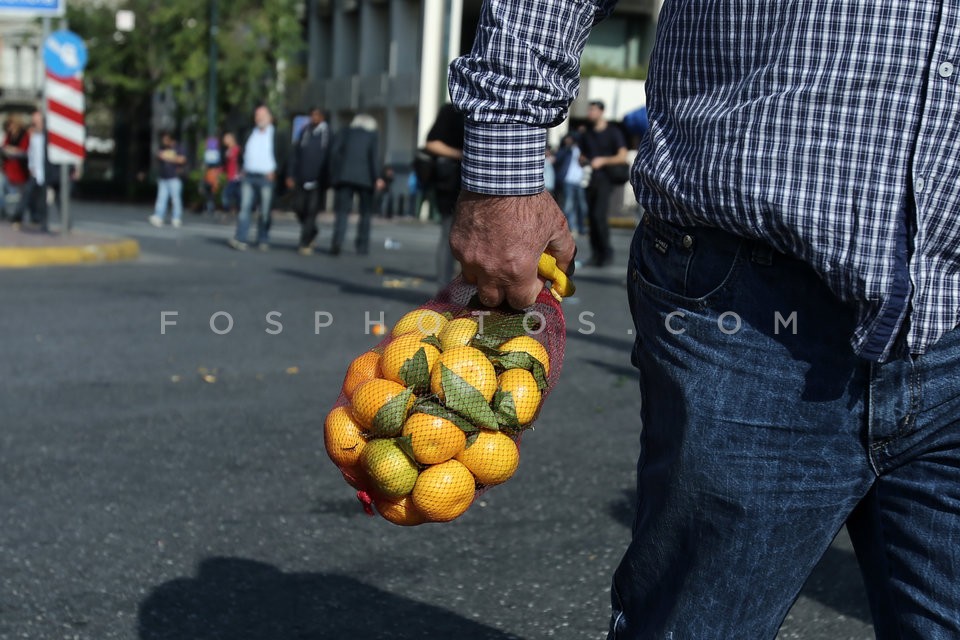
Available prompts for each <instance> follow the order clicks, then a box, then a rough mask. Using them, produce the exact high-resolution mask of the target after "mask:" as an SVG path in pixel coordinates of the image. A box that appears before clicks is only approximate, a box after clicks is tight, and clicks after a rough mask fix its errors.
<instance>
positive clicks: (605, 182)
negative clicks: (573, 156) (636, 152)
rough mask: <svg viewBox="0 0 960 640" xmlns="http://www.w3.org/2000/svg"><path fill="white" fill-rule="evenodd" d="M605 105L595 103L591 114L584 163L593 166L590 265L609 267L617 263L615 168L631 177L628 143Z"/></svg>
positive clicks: (589, 197)
mask: <svg viewBox="0 0 960 640" xmlns="http://www.w3.org/2000/svg"><path fill="white" fill-rule="evenodd" d="M604 110H605V106H604V104H603V102H602V101H600V100H594V101H592V102H591V103H590V107H589V109H588V111H587V119H588V120H589V121H590V125H591V126H590V128H589V129H587V131H586V133H585V134H584V137H583V146H582V147H581V152H582V160H581V162H582V163H584V164H589V165H590V168H591V169H592V172H591V174H590V186H589V187H587V215H588V218H589V220H590V249H591V251H592V254H591V256H590V258H589V260H587V262H586V264H588V265H592V266H595V267H605V266H607V265H609V264H612V263H613V247H612V246H611V245H610V223H609V221H608V219H607V216H608V215H609V213H610V196H611V195H612V194H613V188H614V186H615V185H616V184H617V179H616V178H615V177H614V176H613V175H612V172H613V166H614V165H622V166H623V170H624V179H626V178H627V177H628V176H629V169H628V167H627V166H626V163H627V143H626V141H625V140H624V138H623V133H622V132H621V131H620V129H619V128H618V127H614V126H611V125H610V123H609V122H607V119H606V116H605V115H604Z"/></svg>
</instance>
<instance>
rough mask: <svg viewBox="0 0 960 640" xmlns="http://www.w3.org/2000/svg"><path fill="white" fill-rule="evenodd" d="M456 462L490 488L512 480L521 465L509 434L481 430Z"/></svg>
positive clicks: (518, 451)
mask: <svg viewBox="0 0 960 640" xmlns="http://www.w3.org/2000/svg"><path fill="white" fill-rule="evenodd" d="M367 446H369V445H367ZM456 460H459V461H460V462H462V463H463V465H464V466H465V467H466V468H467V469H469V470H470V473H472V474H473V475H474V476H476V478H477V482H479V483H480V484H483V485H487V486H489V485H494V484H500V483H501V482H505V481H507V480H509V479H510V477H511V476H512V475H513V474H514V472H515V471H516V470H517V467H518V466H519V465H520V449H518V448H517V443H516V442H514V441H513V440H512V439H511V438H510V436H508V435H507V434H505V433H501V432H499V431H488V430H486V429H481V430H480V435H478V436H477V439H476V440H474V442H473V444H472V445H470V446H469V447H467V448H466V449H464V450H463V451H461V452H460V453H458V454H457V455H456Z"/></svg>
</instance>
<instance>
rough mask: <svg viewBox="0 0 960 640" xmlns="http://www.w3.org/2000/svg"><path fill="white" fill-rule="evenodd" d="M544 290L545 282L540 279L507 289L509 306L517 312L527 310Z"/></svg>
mask: <svg viewBox="0 0 960 640" xmlns="http://www.w3.org/2000/svg"><path fill="white" fill-rule="evenodd" d="M542 289H543V282H541V281H540V279H539V278H533V279H532V280H528V281H526V282H522V283H520V284H516V285H514V286H512V287H510V288H509V289H507V294H506V297H507V304H508V305H510V306H511V307H513V308H514V309H517V310H522V309H526V308H527V307H529V306H530V305H532V304H533V303H534V302H536V301H537V296H538V295H540V291H541V290H542Z"/></svg>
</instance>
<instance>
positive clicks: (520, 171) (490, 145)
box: [461, 122, 547, 196]
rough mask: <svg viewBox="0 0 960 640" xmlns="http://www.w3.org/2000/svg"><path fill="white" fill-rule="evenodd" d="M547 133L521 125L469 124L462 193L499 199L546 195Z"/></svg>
mask: <svg viewBox="0 0 960 640" xmlns="http://www.w3.org/2000/svg"><path fill="white" fill-rule="evenodd" d="M546 145H547V132H546V130H545V129H543V128H541V127H534V126H530V125H520V124H478V123H471V122H467V123H466V126H465V127H464V137H463V165H462V173H461V176H462V180H463V189H464V190H465V191H471V192H473V193H484V194H489V195H497V196H529V195H534V194H537V193H540V192H541V191H543V166H544V161H545V155H546Z"/></svg>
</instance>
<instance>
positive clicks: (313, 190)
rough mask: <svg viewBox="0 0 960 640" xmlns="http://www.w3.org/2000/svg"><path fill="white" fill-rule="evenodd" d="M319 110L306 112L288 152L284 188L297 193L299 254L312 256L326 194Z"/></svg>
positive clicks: (325, 141)
mask: <svg viewBox="0 0 960 640" xmlns="http://www.w3.org/2000/svg"><path fill="white" fill-rule="evenodd" d="M326 120H327V119H326V115H325V114H324V113H323V111H322V110H321V109H319V108H316V107H314V108H313V109H312V110H311V111H310V122H309V123H308V124H307V125H306V126H305V127H304V128H303V130H302V131H301V132H300V136H299V137H298V139H297V142H296V144H295V145H294V146H293V149H292V150H291V152H290V162H289V171H288V177H287V188H288V189H296V191H297V219H299V220H300V247H299V248H298V249H297V251H298V252H299V253H300V255H304V256H308V255H311V254H312V253H313V241H314V240H315V239H316V237H317V212H318V211H320V208H321V207H322V206H323V204H324V200H325V197H324V196H325V194H326V192H327V167H328V161H329V151H330V127H329V125H328V124H327V122H326Z"/></svg>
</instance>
